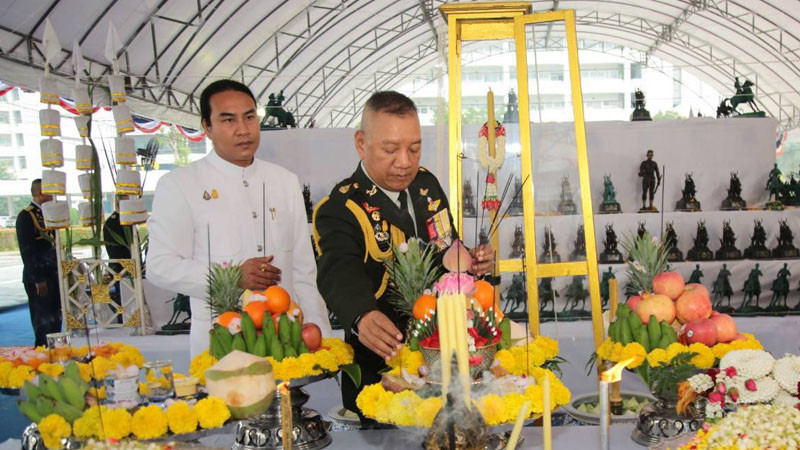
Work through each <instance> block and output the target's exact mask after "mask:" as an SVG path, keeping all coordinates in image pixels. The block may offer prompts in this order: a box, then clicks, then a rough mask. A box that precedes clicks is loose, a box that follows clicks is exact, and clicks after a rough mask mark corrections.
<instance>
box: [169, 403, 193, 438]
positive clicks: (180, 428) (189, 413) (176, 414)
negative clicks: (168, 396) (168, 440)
mask: <svg viewBox="0 0 800 450" xmlns="http://www.w3.org/2000/svg"><path fill="white" fill-rule="evenodd" d="M167 422H168V423H169V429H170V431H172V432H173V433H175V434H184V433H191V432H193V431H195V430H196V429H197V422H198V420H197V413H196V412H195V411H194V410H193V409H192V407H191V406H189V404H188V403H186V402H175V403H173V404H171V405H169V407H168V408H167Z"/></svg>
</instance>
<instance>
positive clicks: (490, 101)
mask: <svg viewBox="0 0 800 450" xmlns="http://www.w3.org/2000/svg"><path fill="white" fill-rule="evenodd" d="M486 108H487V109H488V110H489V111H488V113H489V114H488V119H489V120H487V121H486V128H487V131H488V132H489V135H488V136H486V140H487V141H488V144H489V156H494V154H495V147H494V137H495V136H494V92H492V91H491V90H489V92H488V93H487V94H486Z"/></svg>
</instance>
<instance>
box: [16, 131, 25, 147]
mask: <svg viewBox="0 0 800 450" xmlns="http://www.w3.org/2000/svg"><path fill="white" fill-rule="evenodd" d="M17 147H25V138H24V137H23V134H22V133H17Z"/></svg>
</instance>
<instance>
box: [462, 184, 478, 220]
mask: <svg viewBox="0 0 800 450" xmlns="http://www.w3.org/2000/svg"><path fill="white" fill-rule="evenodd" d="M462 201H463V204H464V217H475V199H474V197H473V195H472V183H470V181H469V180H464V198H463V199H462Z"/></svg>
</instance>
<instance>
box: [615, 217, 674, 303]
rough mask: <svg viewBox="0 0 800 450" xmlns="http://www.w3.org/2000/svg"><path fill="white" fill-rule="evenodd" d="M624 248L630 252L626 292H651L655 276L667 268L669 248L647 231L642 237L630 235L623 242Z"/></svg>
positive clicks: (632, 293) (633, 293) (637, 293)
mask: <svg viewBox="0 0 800 450" xmlns="http://www.w3.org/2000/svg"><path fill="white" fill-rule="evenodd" d="M622 248H624V249H625V250H626V251H627V252H628V260H627V261H626V262H625V264H626V265H627V267H626V272H627V274H628V282H627V283H626V285H625V293H626V294H627V295H639V293H640V292H649V291H650V287H651V284H652V282H653V277H655V276H656V275H658V274H659V273H661V272H663V271H665V270H667V252H668V250H669V249H668V248H667V246H666V245H664V242H662V241H660V240H658V239H654V238H653V237H652V236H650V233H647V232H645V233H644V235H642V237H638V236H635V235H633V236H628V237H627V238H626V239H625V241H624V242H622Z"/></svg>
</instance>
